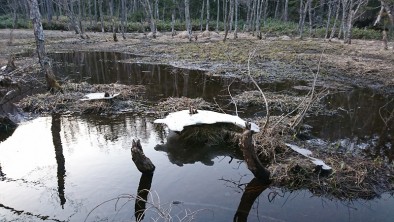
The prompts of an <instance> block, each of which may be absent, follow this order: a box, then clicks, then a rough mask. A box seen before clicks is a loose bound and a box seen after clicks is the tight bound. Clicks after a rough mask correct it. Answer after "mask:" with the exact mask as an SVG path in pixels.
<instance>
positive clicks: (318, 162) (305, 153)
mask: <svg viewBox="0 0 394 222" xmlns="http://www.w3.org/2000/svg"><path fill="white" fill-rule="evenodd" d="M286 146H288V147H289V148H290V149H292V150H294V151H296V152H297V153H299V154H301V155H303V156H305V157H307V158H309V159H310V160H311V161H312V163H314V164H315V165H316V166H321V167H322V169H323V170H331V169H332V168H331V167H330V166H328V165H327V164H325V163H324V161H323V160H321V159H317V158H314V157H312V156H311V155H312V152H311V151H310V150H307V149H303V148H300V147H299V146H296V145H293V144H288V143H286Z"/></svg>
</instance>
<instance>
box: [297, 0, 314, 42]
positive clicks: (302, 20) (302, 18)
mask: <svg viewBox="0 0 394 222" xmlns="http://www.w3.org/2000/svg"><path fill="white" fill-rule="evenodd" d="M309 1H311V0H307V1H306V2H304V1H303V0H300V21H299V23H298V30H299V34H300V38H301V39H302V38H303V32H304V24H305V17H306V11H307V10H308V5H309Z"/></svg>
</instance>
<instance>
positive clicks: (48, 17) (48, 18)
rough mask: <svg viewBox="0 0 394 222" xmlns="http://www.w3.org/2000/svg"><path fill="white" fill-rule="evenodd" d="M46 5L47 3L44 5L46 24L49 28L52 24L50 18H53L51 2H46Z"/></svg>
mask: <svg viewBox="0 0 394 222" xmlns="http://www.w3.org/2000/svg"><path fill="white" fill-rule="evenodd" d="M14 1H15V0H14ZM46 3H47V4H46V5H47V20H48V24H49V26H50V25H51V24H52V16H53V5H52V0H47V1H46Z"/></svg>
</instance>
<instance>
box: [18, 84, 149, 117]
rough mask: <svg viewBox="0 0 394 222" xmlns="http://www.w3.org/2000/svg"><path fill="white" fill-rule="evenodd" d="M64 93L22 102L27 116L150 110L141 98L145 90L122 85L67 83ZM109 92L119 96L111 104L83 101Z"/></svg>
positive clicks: (36, 97) (45, 94)
mask: <svg viewBox="0 0 394 222" xmlns="http://www.w3.org/2000/svg"><path fill="white" fill-rule="evenodd" d="M63 90H64V93H57V94H49V93H43V94H35V95H33V96H28V97H26V98H24V99H22V100H21V101H20V102H19V107H21V108H22V109H23V110H24V111H25V112H31V113H84V114H86V113H97V114H100V113H105V114H108V113H118V112H123V111H133V112H142V111H145V110H147V107H146V105H144V103H143V102H142V99H141V96H142V95H143V93H144V92H145V87H143V86H127V85H121V84H102V85H91V84H88V83H86V82H83V83H66V84H64V85H63ZM94 92H107V93H109V94H110V95H113V94H115V93H119V94H120V95H119V96H117V97H115V98H114V99H113V100H116V103H114V102H112V100H94V101H81V100H80V99H82V98H83V97H84V95H85V94H86V93H94Z"/></svg>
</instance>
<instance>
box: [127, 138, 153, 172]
mask: <svg viewBox="0 0 394 222" xmlns="http://www.w3.org/2000/svg"><path fill="white" fill-rule="evenodd" d="M131 156H132V160H133V162H134V164H135V166H136V167H137V169H138V170H139V171H140V172H141V173H153V171H155V165H153V163H152V161H151V160H150V159H149V158H148V157H146V156H145V154H144V151H143V150H142V146H141V143H140V140H137V141H135V140H133V143H132V147H131Z"/></svg>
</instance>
